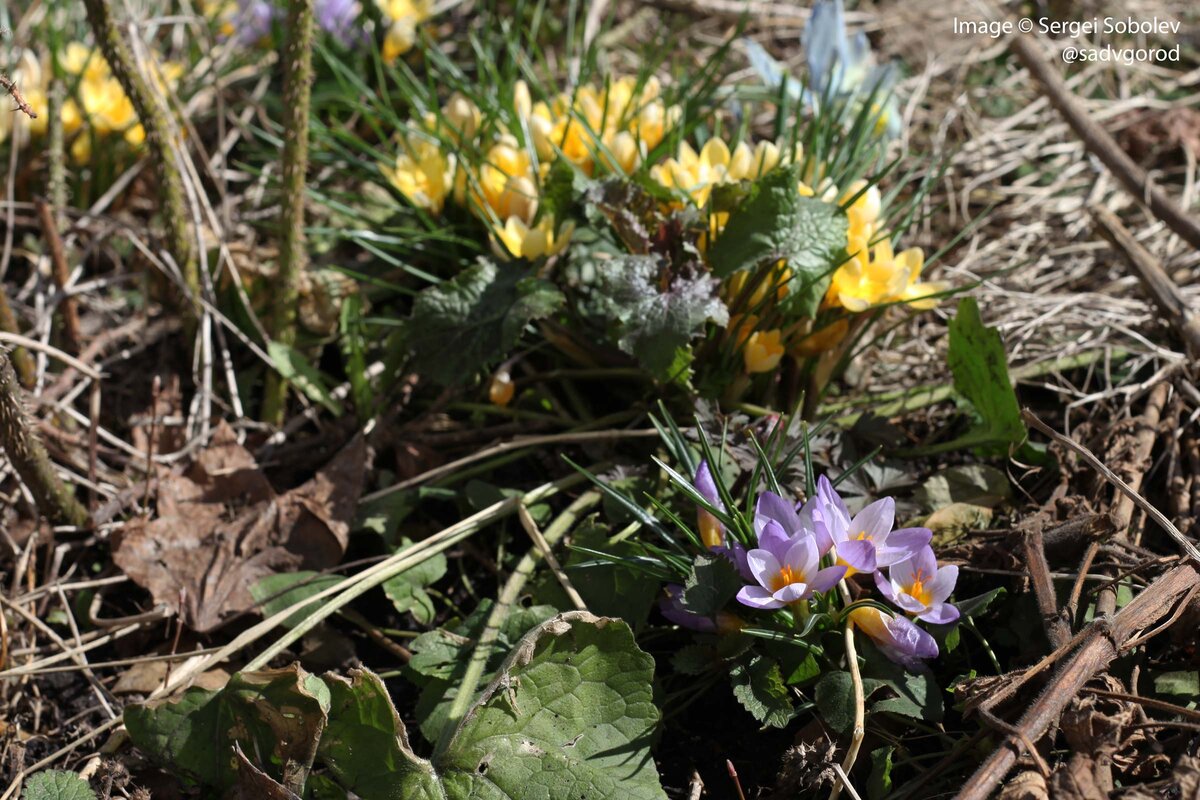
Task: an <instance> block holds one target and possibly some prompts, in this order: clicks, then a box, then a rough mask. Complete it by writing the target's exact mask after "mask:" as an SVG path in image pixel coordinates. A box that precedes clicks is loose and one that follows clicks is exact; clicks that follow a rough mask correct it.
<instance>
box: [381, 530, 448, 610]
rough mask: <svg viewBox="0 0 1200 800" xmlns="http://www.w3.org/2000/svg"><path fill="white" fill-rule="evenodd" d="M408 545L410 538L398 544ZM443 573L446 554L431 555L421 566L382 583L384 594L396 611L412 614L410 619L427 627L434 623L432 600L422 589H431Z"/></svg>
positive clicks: (418, 565)
mask: <svg viewBox="0 0 1200 800" xmlns="http://www.w3.org/2000/svg"><path fill="white" fill-rule="evenodd" d="M411 544H412V541H411V540H410V539H402V540H401V542H400V546H401V547H407V546H408V545H411ZM445 574H446V556H445V554H444V553H434V554H433V555H432V556H430V557H429V558H427V559H425V560H424V561H422V562H421V563H420V564H417V565H415V566H412V567H409V568H408V569H406V570H404V571H403V572H400V573H397V574H396V575H395V576H393V577H391V578H388V579H387V580H386V581H384V583H383V591H384V594H386V595H387V596H388V599H389V600H391V601H392V605H393V606H395V607H396V611H397V612H399V613H401V614H404V613H407V612H411V613H412V615H413V619H415V620H416V621H417V622H419V623H420V624H422V625H428V624H429V623H430V622H433V616H434V613H435V612H436V609H435V608H434V607H433V600H432V598H430V596H429V594H428V593H427V592H426V591H425V587H426V586H432V585H433V584H434V583H436V582H437V581H439V580H441V578H442V576H443V575H445Z"/></svg>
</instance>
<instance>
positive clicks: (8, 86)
mask: <svg viewBox="0 0 1200 800" xmlns="http://www.w3.org/2000/svg"><path fill="white" fill-rule="evenodd" d="M0 87H3V88H4V91H6V92H8V93H9V94H10V95H11V96H12V99H13V102H14V103H16V104H17V108H16V110H17V111H22V112H24V113H25V115H26V116H27V117H29V118H30V119H37V112H36V111H34V110H33V109H32V108H30V107H29V104H28V103H26V102H25V98H24V97H22V96H21V90H20V89H18V88H17V83H16V81H14V80H13V79H12V78H10V77H8V76H7V75H5V74H4V73H3V72H0Z"/></svg>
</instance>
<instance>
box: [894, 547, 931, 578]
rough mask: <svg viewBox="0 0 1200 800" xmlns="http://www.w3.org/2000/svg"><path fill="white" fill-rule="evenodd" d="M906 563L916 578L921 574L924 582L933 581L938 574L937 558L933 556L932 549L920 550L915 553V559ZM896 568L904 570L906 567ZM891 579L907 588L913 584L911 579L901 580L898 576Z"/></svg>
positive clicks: (898, 566)
mask: <svg viewBox="0 0 1200 800" xmlns="http://www.w3.org/2000/svg"><path fill="white" fill-rule="evenodd" d="M904 563H905V564H907V565H908V569H909V570H911V574H912V575H914V576H915V575H916V574H917V573H918V572H919V573H921V576H922V579H923V580H926V581H928V580H932V579H933V576H934V575H936V574H937V570H938V565H937V556H935V555H934V554H933V548H932V547H922V548H921V549H920V550H918V551H917V552H915V553H913V557H912V558H911V559H909V560H908V561H906V562H904ZM896 568H897V569H904V566H903V565H897V567H896ZM889 574H890V573H889ZM891 577H892V580H894V581H897V582H899V583H902V584H904V585H905V586H908V585H909V584H911V583H912V580H911V579H910V580H900V578H898V577H897V576H896V575H892V576H891Z"/></svg>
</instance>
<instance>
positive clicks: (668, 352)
mask: <svg viewBox="0 0 1200 800" xmlns="http://www.w3.org/2000/svg"><path fill="white" fill-rule="evenodd" d="M719 287H720V284H719V283H718V281H717V280H716V279H714V278H713V277H712V276H711V275H708V274H706V273H703V272H698V271H695V270H691V271H684V270H676V271H675V272H674V273H673V274H671V275H670V280H669V282H667V283H664V281H663V280H662V276H661V275H660V260H659V258H658V257H657V256H651V255H627V256H622V257H619V258H611V259H607V260H606V261H605V262H604V263H603V264H602V265H598V266H597V271H596V277H595V282H594V284H593V287H592V295H593V299H594V301H595V303H594V305H595V310H596V312H597V313H599V314H600V315H601V316H602V317H604V318H606V319H607V320H608V321H609V322H610V324H612V325H614V327H615V329H616V337H617V346H618V347H620V348H621V349H622V350H624V351H625V352H626V353H629V354H630V355H632V356H634V357H635V358H637V360H638V361H639V362H641V364H642V366H643V367H645V368H646V370H647V371H649V372H650V373H651V374H652V375H654V377H655V378H657V379H658V380H660V381H664V382H665V381H678V380H681V379H686V377H687V372H688V370H689V365H690V363H691V353H690V352H688V345H689V343H690V342H691V341H692V340H693V339H695V338H696V337H698V336H701V335H702V334H703V333H704V331H705V326H706V324H707V323H708V321H709V320H712V321H713V322H715V323H717V324H718V325H724V324H725V323H727V322H728V321H729V311H728V310H727V309H726V308H725V303H724V302H722V300H721V298H720V297H719V296H718V289H719Z"/></svg>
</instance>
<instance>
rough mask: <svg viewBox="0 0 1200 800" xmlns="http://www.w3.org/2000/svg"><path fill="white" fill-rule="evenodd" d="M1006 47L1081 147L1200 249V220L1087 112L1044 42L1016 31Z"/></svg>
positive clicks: (1165, 221)
mask: <svg viewBox="0 0 1200 800" xmlns="http://www.w3.org/2000/svg"><path fill="white" fill-rule="evenodd" d="M1008 46H1009V49H1011V50H1012V52H1013V53H1014V54H1015V55H1016V56H1017V58H1019V59H1021V63H1022V64H1024V65H1025V67H1026V69H1028V70H1029V71H1030V73H1032V74H1033V76H1034V77H1035V78H1037V79H1038V81H1039V82H1040V83H1041V84H1042V88H1043V90H1044V91H1045V95H1046V97H1047V98H1048V99H1049V100H1050V103H1051V105H1053V106H1054V107H1055V108H1056V109H1058V113H1060V114H1062V116H1063V119H1065V120H1066V121H1067V124H1068V125H1070V126H1071V128H1072V130H1074V131H1075V134H1076V135H1077V136H1079V138H1080V139H1081V140H1082V141H1083V144H1084V146H1085V147H1087V149H1088V150H1089V151H1091V152H1092V153H1093V154H1095V156H1096V157H1097V158H1099V159H1100V160H1101V161H1102V162H1104V166H1106V167H1108V169H1109V171H1110V172H1112V174H1113V175H1114V176H1115V177H1116V179H1117V180H1118V181H1120V183H1121V185H1122V186H1124V187H1125V191H1127V192H1129V194H1130V195H1132V196H1133V198H1134V199H1135V200H1138V201H1139V202H1142V203H1144V204H1145V205H1146V207H1147V208H1149V209H1150V213H1152V214H1154V216H1156V217H1158V218H1159V219H1161V220H1162V221H1163V222H1164V223H1166V225H1167V227H1168V228H1170V229H1171V230H1173V231H1174V232H1175V233H1177V234H1178V235H1179V237H1180V238H1181V239H1183V240H1184V241H1186V242H1187V243H1188V244H1190V245H1191V246H1192V247H1194V248H1196V249H1200V223H1197V222H1196V220H1195V219H1193V218H1192V217H1191V215H1189V214H1188V213H1187V212H1186V211H1184V210H1183V209H1182V208H1180V207H1179V206H1178V205H1176V203H1175V201H1174V200H1172V199H1171V198H1170V197H1168V196H1167V194H1166V193H1165V192H1163V191H1162V190H1161V189H1159V188H1158V187H1157V186H1155V185H1154V184H1153V182H1151V180H1150V177H1149V176H1148V175H1146V172H1145V170H1143V169H1142V168H1141V167H1139V166H1138V165H1137V164H1135V163H1134V161H1133V159H1132V158H1130V157H1129V156H1128V155H1126V154H1125V151H1124V150H1122V149H1121V146H1120V145H1118V144H1117V143H1116V141H1115V140H1114V139H1113V138H1112V136H1110V135H1109V134H1108V131H1106V130H1104V128H1102V127H1100V125H1099V124H1097V123H1096V122H1095V121H1094V120H1093V119H1092V118H1091V117H1090V116H1089V115H1088V112H1087V110H1086V109H1085V108H1084V107H1083V105H1082V104H1081V103H1080V102H1079V100H1078V99H1077V98H1076V97H1075V95H1074V94H1072V93H1071V90H1070V89H1068V88H1067V85H1066V83H1064V82H1063V79H1062V76H1060V75H1059V74H1058V72H1057V70H1055V69H1054V68H1053V67H1051V66H1050V63H1049V62H1048V61H1047V60H1046V58H1045V56H1044V55H1043V53H1045V52H1046V47H1045V45H1042V44H1039V40H1038V38H1037V37H1036V36H1032V35H1022V34H1019V35H1017V36H1014V37H1013V38H1012V40H1011V41H1010V42H1009V45H1008Z"/></svg>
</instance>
